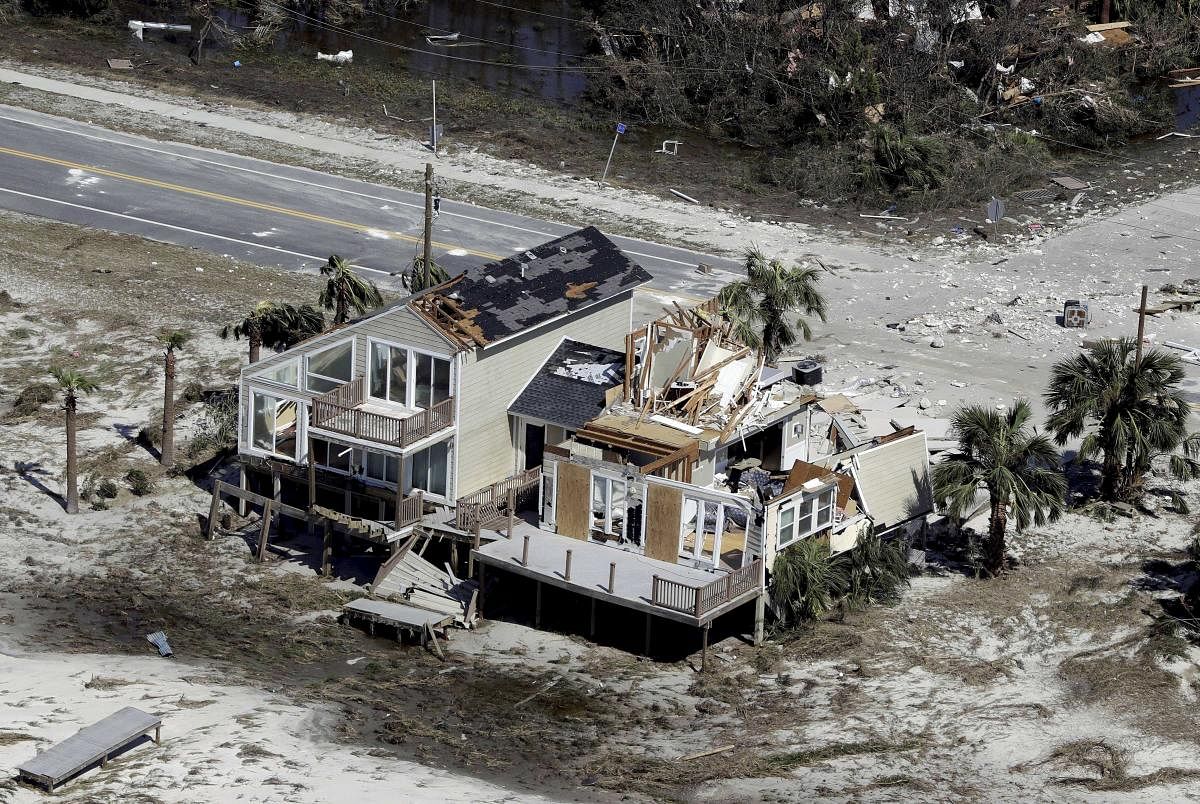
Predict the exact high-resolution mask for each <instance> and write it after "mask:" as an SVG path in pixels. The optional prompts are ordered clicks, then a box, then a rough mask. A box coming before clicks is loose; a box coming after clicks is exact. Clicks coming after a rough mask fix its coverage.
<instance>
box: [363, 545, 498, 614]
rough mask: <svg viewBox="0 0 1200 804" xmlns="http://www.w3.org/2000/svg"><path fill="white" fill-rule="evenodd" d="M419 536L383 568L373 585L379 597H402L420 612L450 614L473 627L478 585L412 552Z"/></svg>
mask: <svg viewBox="0 0 1200 804" xmlns="http://www.w3.org/2000/svg"><path fill="white" fill-rule="evenodd" d="M417 535H418V534H413V536H412V537H410V539H409V541H408V542H406V543H405V545H404V546H403V547H401V548H400V550H398V551H397V552H396V554H395V555H394V556H392V558H390V559H389V560H388V561H387V562H385V563H384V565H383V566H382V567H380V570H379V574H378V575H376V576H375V582H374V583H373V584H372V586H371V592H372V594H374V595H377V596H379V597H385V598H387V597H391V598H403V599H404V600H405V601H406V602H408V603H411V604H412V605H414V606H417V607H418V608H421V609H426V610H428V611H432V612H437V613H438V614H441V615H443V616H444V615H450V616H451V617H452V618H453V621H454V622H455V623H456V624H458V625H461V626H463V627H464V628H470V627H472V626H473V625H474V623H475V596H476V592H477V590H478V589H479V584H478V583H476V582H475V581H471V580H460V579H458V578H455V577H453V576H452V575H451V574H450V573H449V572H447V571H446V570H444V569H439V568H438V567H436V566H435V565H434V564H432V563H431V562H429V561H426V560H425V559H424V558H422V557H421V556H420V555H419V554H418V553H417V552H416V551H414V550H413V549H412V546H413V543H414V542H415V541H416V538H417Z"/></svg>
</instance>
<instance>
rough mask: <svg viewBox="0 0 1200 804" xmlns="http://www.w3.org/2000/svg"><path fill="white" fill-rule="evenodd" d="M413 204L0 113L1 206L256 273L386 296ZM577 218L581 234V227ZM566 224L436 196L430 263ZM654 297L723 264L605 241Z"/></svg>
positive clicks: (700, 290) (473, 257) (700, 283)
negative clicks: (321, 270) (382, 289)
mask: <svg viewBox="0 0 1200 804" xmlns="http://www.w3.org/2000/svg"><path fill="white" fill-rule="evenodd" d="M424 205H425V202H424V197H423V196H422V195H420V194H418V193H411V192H406V191H403V190H398V189H396V188H393V187H385V186H382V185H378V184H371V183H368V182H362V181H356V180H353V179H346V178H342V177H339V176H333V175H330V174H327V173H320V172H317V171H313V170H308V169H305V168H298V167H291V166H288V165H280V164H276V163H273V162H266V161H263V160H259V159H251V158H248V157H243V156H237V155H234V154H228V153H223V152H219V151H213V150H209V149H205V148H197V147H194V146H190V145H182V144H177V143H170V142H162V141H159V140H151V139H148V138H144V137H138V136H135V135H130V134H124V133H119V132H114V131H110V130H108V129H103V128H99V127H96V126H92V125H88V124H86V123H80V122H77V121H73V120H67V119H64V118H59V117H53V116H50V115H45V114H40V113H38V112H32V111H28V110H25V109H19V108H14V107H10V106H3V105H0V208H4V209H9V210H13V211H17V212H25V213H29V214H32V215H38V216H41V217H44V218H50V219H53V220H59V221H64V222H68V223H75V224H81V225H84V226H92V227H96V228H100V229H108V230H111V231H115V232H126V233H129V234H136V235H141V236H144V237H148V238H152V239H155V240H160V241H165V242H169V243H176V244H179V245H184V246H192V247H195V248H199V249H203V250H205V251H209V252H213V253H216V254H226V255H230V256H233V257H237V258H239V259H245V260H250V261H252V262H255V263H258V264H261V265H276V266H280V267H283V268H288V269H297V270H300V269H303V270H312V269H314V268H315V267H316V266H317V265H319V264H320V263H323V262H324V261H325V260H326V258H327V257H328V256H329V255H330V254H340V255H342V256H343V257H345V258H346V259H348V260H349V261H350V262H352V263H353V264H354V265H355V266H357V267H359V268H360V269H362V270H363V271H364V272H370V273H371V274H373V278H374V279H375V280H376V281H378V282H380V284H384V285H393V284H394V283H395V281H396V280H394V279H390V278H386V277H387V275H388V274H391V273H392V272H395V271H398V270H402V269H403V268H404V267H406V266H407V265H408V264H410V262H411V260H412V258H413V256H414V255H415V254H416V253H417V252H418V250H419V248H420V243H421V242H422V235H423V232H422V228H423V223H422V222H423V215H424ZM587 223H588V222H587V221H580V222H579V224H578V225H579V226H583V225H587ZM576 228H578V226H570V225H565V224H561V223H554V222H551V221H543V220H538V219H535V218H528V217H524V216H520V215H513V214H509V213H506V212H501V211H496V210H491V209H485V208H483V207H478V206H474V205H472V204H462V203H457V202H455V201H454V200H453V199H452V198H446V197H443V199H442V202H441V214H440V215H439V216H438V217H437V219H436V220H435V221H434V230H433V238H432V239H433V241H434V251H435V254H436V259H438V261H439V262H440V263H442V264H443V265H445V266H446V267H447V269H448V270H450V272H451V273H454V272H455V271H456V270H461V269H462V268H465V267H467V266H468V265H472V264H480V263H483V262H488V261H491V260H495V259H499V258H501V257H505V256H508V255H511V254H514V253H517V252H521V251H524V250H526V249H528V248H530V247H531V246H534V245H537V244H539V243H543V242H545V241H547V240H552V239H553V238H555V237H558V236H560V235H563V234H566V233H568V232H570V231H573V230H574V229H576ZM613 240H614V241H616V242H617V243H618V244H619V245H620V246H621V248H622V249H623V250H624V251H625V252H626V253H627V254H629V255H630V256H631V257H633V258H634V259H635V260H637V261H638V262H639V263H640V264H641V265H642V266H643V267H644V268H646V269H647V270H648V271H649V272H650V273H651V274H652V275H653V276H654V277H655V281H654V282H653V283H652V287H653V288H657V289H659V290H663V291H667V292H671V293H681V294H686V295H693V296H697V297H707V296H710V295H712V294H713V293H714V292H715V291H716V290H717V289H718V288H719V287H720V285H722V284H723V283H724V281H728V276H726V277H724V281H723V279H722V277H721V276H720V275H717V276H706V275H703V274H700V273H699V272H698V271H697V270H696V268H697V265H698V264H699V263H701V262H705V263H709V264H712V265H714V266H717V267H723V268H734V267H735V266H733V264H732V263H730V262H729V261H728V260H725V259H719V258H715V257H711V256H706V255H701V254H696V253H694V252H690V251H686V250H684V249H679V248H674V247H671V246H663V245H658V244H654V243H648V242H645V241H642V240H634V239H630V238H624V237H613Z"/></svg>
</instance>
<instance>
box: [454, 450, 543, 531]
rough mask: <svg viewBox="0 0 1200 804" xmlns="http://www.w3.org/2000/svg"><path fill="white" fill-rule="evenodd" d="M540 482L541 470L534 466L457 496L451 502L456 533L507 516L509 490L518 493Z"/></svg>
mask: <svg viewBox="0 0 1200 804" xmlns="http://www.w3.org/2000/svg"><path fill="white" fill-rule="evenodd" d="M540 482H542V467H540V466H535V467H533V468H532V469H526V470H525V471H523V472H517V473H516V474H515V475H511V476H509V477H506V478H504V479H503V480H497V481H496V482H495V483H493V484H492V485H490V486H485V487H484V488H481V489H479V490H478V491H473V492H471V493H470V494H468V495H466V496H465V497H459V498H458V500H456V501H455V503H454V526H455V527H456V528H458V529H459V530H465V531H471V530H474V529H475V526H476V524H478V525H479V526H480V527H482V526H484V525H487V524H490V523H492V522H494V521H496V520H497V519H499V518H500V517H502V516H504V515H505V514H507V513H508V512H507V510H506V509H507V505H508V493H509V491H512V492H514V493H515V494H520V493H521V492H523V491H525V490H526V489H528V488H531V487H533V486H536V485H537V484H538V483H540Z"/></svg>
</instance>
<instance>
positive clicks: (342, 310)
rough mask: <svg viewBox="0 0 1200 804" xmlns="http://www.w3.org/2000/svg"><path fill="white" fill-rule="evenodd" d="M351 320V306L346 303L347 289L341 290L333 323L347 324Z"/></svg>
mask: <svg viewBox="0 0 1200 804" xmlns="http://www.w3.org/2000/svg"><path fill="white" fill-rule="evenodd" d="M349 320H350V306H349V304H347V302H346V289H345V288H344V287H343V288H339V289H338V296H337V312H336V313H334V316H333V323H335V324H345V323H346V322H347V321H349Z"/></svg>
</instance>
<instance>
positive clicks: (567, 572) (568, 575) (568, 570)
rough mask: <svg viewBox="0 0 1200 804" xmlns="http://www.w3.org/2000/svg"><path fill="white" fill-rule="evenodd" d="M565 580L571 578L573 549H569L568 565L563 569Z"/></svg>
mask: <svg viewBox="0 0 1200 804" xmlns="http://www.w3.org/2000/svg"><path fill="white" fill-rule="evenodd" d="M563 580H564V581H569V580H571V551H570V550H568V551H567V566H566V568H565V569H564V570H563Z"/></svg>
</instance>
